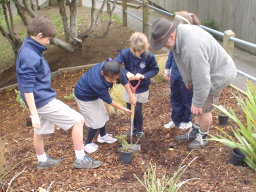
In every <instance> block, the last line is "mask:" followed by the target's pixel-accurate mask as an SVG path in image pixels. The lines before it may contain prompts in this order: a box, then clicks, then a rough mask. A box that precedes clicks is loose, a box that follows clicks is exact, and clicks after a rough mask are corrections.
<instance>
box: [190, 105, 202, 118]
mask: <svg viewBox="0 0 256 192" xmlns="http://www.w3.org/2000/svg"><path fill="white" fill-rule="evenodd" d="M191 113H192V114H193V115H196V116H197V115H201V114H202V113H203V108H198V107H196V106H195V105H194V104H193V103H192V105H191Z"/></svg>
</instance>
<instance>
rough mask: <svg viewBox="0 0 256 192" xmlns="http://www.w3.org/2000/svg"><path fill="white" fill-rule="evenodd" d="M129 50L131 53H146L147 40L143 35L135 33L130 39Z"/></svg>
mask: <svg viewBox="0 0 256 192" xmlns="http://www.w3.org/2000/svg"><path fill="white" fill-rule="evenodd" d="M130 48H131V50H132V51H148V48H149V43H148V38H147V36H146V35H145V34H144V33H141V32H135V33H133V34H132V36H131V37H130Z"/></svg>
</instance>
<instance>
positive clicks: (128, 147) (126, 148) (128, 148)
mask: <svg viewBox="0 0 256 192" xmlns="http://www.w3.org/2000/svg"><path fill="white" fill-rule="evenodd" d="M116 138H117V139H118V142H119V143H120V145H121V147H120V148H119V150H120V151H127V152H132V151H133V150H132V145H131V144H129V143H128V142H127V141H126V138H127V136H126V135H119V136H117V137H116Z"/></svg>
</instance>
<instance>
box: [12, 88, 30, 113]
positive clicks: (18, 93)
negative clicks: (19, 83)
mask: <svg viewBox="0 0 256 192" xmlns="http://www.w3.org/2000/svg"><path fill="white" fill-rule="evenodd" d="M14 91H15V93H16V101H17V102H18V103H19V104H20V108H22V111H26V110H27V108H26V105H25V103H24V102H23V100H22V99H21V96H20V91H18V90H17V89H15V90H14Z"/></svg>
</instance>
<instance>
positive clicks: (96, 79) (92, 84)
mask: <svg viewBox="0 0 256 192" xmlns="http://www.w3.org/2000/svg"><path fill="white" fill-rule="evenodd" d="M105 62H106V61H104V62H101V63H99V64H97V65H95V66H94V67H93V68H91V69H90V70H89V71H87V72H86V73H85V74H84V75H83V76H82V77H81V78H80V79H79V81H78V82H77V84H76V86H75V91H74V92H75V96H76V97H77V98H78V99H80V100H82V101H94V100H96V99H98V98H100V99H102V100H103V101H104V102H106V103H108V104H111V103H112V99H111V97H110V95H109V92H108V91H109V90H110V89H111V88H112V87H113V83H110V82H107V81H106V80H105V79H104V77H103V76H102V75H101V70H102V67H103V65H104V63H105ZM120 78H121V83H122V84H123V85H125V84H127V83H128V80H127V78H126V77H125V74H124V72H121V74H120Z"/></svg>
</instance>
